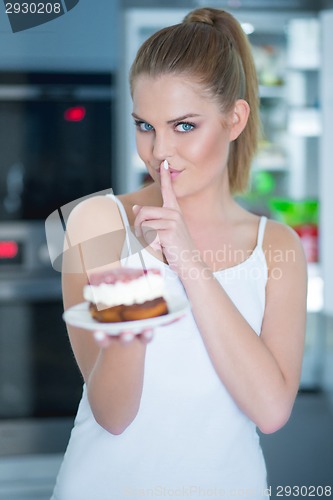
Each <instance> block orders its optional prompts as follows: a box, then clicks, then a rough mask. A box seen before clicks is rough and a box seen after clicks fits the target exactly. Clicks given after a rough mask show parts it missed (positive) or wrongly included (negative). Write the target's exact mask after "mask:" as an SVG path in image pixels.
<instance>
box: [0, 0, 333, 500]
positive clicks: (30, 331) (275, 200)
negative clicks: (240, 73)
mask: <svg viewBox="0 0 333 500" xmlns="http://www.w3.org/2000/svg"><path fill="white" fill-rule="evenodd" d="M30 3H31V2H30ZM180 6H181V7H180ZM199 6H211V7H218V8H226V9H227V10H229V11H230V12H231V13H232V14H234V15H235V16H236V17H237V18H238V19H239V21H240V22H241V23H242V26H243V29H244V31H245V32H246V33H247V34H248V36H249V40H250V42H251V45H252V48H253V54H254V58H255V62H256V66H257V71H258V76H259V83H260V99H261V117H262V124H263V134H262V139H261V141H260V148H259V151H258V154H257V156H256V158H255V160H254V163H253V169H252V176H251V185H250V189H249V192H248V193H247V194H246V195H244V196H242V197H239V202H240V203H241V204H242V205H244V206H246V207H247V208H248V209H250V210H251V211H253V212H255V213H257V214H265V215H267V216H268V217H271V218H273V219H276V220H280V221H283V222H285V223H286V224H289V225H290V226H292V227H293V228H294V229H295V230H296V231H297V233H298V234H299V236H300V238H301V241H302V243H303V245H304V249H305V254H306V257H307V261H308V270H309V295H308V324H307V333H306V346H305V355H304V361H303V369H302V379H301V384H300V389H299V394H298V397H297V400H296V403H295V409H294V412H293V415H292V417H291V419H290V421H289V423H288V424H287V425H286V426H285V427H284V428H283V429H281V430H280V431H278V432H277V433H275V434H274V435H268V436H261V439H262V445H263V448H264V452H265V456H266V460H267V467H268V475H269V484H270V486H271V487H272V498H275V496H276V494H277V493H278V491H279V490H278V489H277V487H278V486H282V487H287V486H289V487H291V488H292V487H296V486H299V487H301V486H303V487H304V488H303V494H302V495H301V496H306V497H307V496H309V497H310V496H311V497H313V498H319V497H325V496H326V497H327V496H331V494H330V495H328V493H329V491H330V490H328V489H326V490H325V489H323V491H322V490H321V488H325V486H333V319H332V316H333V266H332V263H331V256H332V255H333V222H332V219H331V214H332V210H333V196H332V191H333V164H332V158H333V145H332V138H333V120H332V117H333V65H332V63H331V61H332V50H333V1H324V0H321V1H320V0H317V1H316V0H312V1H311V0H303V1H302V0H228V1H227V0H226V1H223V0H211V1H210V2H205V1H201V0H183V1H182V2H179V1H176V0H168V1H166V0H165V1H164V0H161V1H158V0H123V1H121V0H99V2H93V1H90V2H84V1H83V0H82V1H81V2H79V3H77V5H75V8H72V9H71V10H69V9H67V11H66V9H64V14H63V15H61V16H59V17H57V18H55V19H53V20H52V21H50V22H48V23H47V24H43V25H40V26H35V27H32V28H30V29H25V30H22V31H18V32H13V31H12V26H11V24H10V19H9V18H8V17H7V16H6V12H5V6H4V4H1V5H0V42H1V43H0V151H1V154H0V273H1V275H0V500H8V499H13V500H26V499H33V500H42V499H43V500H44V499H47V498H49V496H50V494H51V491H52V487H53V483H54V480H55V476H56V473H57V470H58V468H59V465H60V462H61V459H62V456H63V453H64V450H65V448H66V444H67V441H68V438H69V434H70V430H71V427H72V425H73V419H74V416H75V413H76V408H77V404H78V401H79V399H80V396H81V386H82V380H81V377H80V375H79V372H78V369H77V367H76V364H75V361H74V358H73V355H72V352H71V350H70V346H69V342H68V338H67V333H66V328H65V324H64V323H63V321H62V319H61V314H62V302H61V286H60V274H59V273H57V272H56V271H54V270H53V269H52V266H51V264H50V259H49V255H48V249H47V245H46V240H45V219H46V218H47V216H48V215H50V214H51V213H52V212H53V211H55V210H57V209H58V208H60V207H61V206H63V205H65V204H66V203H69V202H70V201H72V200H75V199H77V198H80V197H82V196H86V195H89V194H90V193H94V192H96V191H101V190H105V189H109V188H110V189H111V188H112V189H113V191H114V192H115V194H120V193H123V192H125V191H130V190H134V189H137V188H138V187H139V186H140V185H141V184H142V183H143V182H146V181H147V180H149V179H147V176H146V174H145V170H144V167H143V165H142V164H141V163H140V160H139V158H138V156H137V154H136V151H135V142H134V127H133V124H132V118H131V116H130V113H131V99H130V96H129V90H128V84H127V74H128V70H129V67H130V64H131V61H132V60H133V58H134V55H135V52H136V50H137V48H138V47H139V45H140V44H141V43H142V42H143V40H144V39H145V38H147V37H148V36H149V35H150V34H152V33H153V32H154V31H156V30H158V29H160V28H162V27H164V26H166V25H169V24H176V23H178V22H180V21H181V20H182V18H183V17H184V15H185V14H186V13H187V12H188V11H189V10H190V9H192V8H196V7H199ZM311 487H313V488H314V489H310V488H311ZM282 493H283V495H280V496H284V495H285V496H297V495H296V494H295V495H294V493H295V490H294V491H292V492H289V490H287V489H286V490H284V491H282ZM288 493H290V494H289V495H288ZM110 498H111V496H110ZM68 500H70V499H68Z"/></svg>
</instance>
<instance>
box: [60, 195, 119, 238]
mask: <svg viewBox="0 0 333 500" xmlns="http://www.w3.org/2000/svg"><path fill="white" fill-rule="evenodd" d="M66 229H67V232H68V233H69V237H70V238H71V241H72V243H73V244H75V243H78V242H80V241H82V240H86V239H87V238H92V237H94V236H97V235H100V234H105V233H107V232H110V231H117V230H118V229H123V223H122V219H121V216H120V213H119V209H118V206H117V203H116V202H115V201H114V199H112V198H111V197H110V196H92V197H90V198H87V199H85V200H83V201H82V202H80V203H78V204H77V205H76V206H75V207H74V208H73V210H72V211H71V213H70V215H69V217H68V221H67V225H66Z"/></svg>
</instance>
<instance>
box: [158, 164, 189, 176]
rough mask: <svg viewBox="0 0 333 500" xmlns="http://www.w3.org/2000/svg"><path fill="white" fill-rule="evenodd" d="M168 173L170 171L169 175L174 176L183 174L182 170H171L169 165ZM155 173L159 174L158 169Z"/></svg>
mask: <svg viewBox="0 0 333 500" xmlns="http://www.w3.org/2000/svg"><path fill="white" fill-rule="evenodd" d="M169 171H170V174H176V175H177V174H180V173H181V172H183V170H176V169H175V168H171V167H170V165H169ZM156 172H157V173H158V174H159V173H160V167H159V168H157V169H156Z"/></svg>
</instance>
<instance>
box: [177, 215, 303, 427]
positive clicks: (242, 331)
mask: <svg viewBox="0 0 333 500" xmlns="http://www.w3.org/2000/svg"><path fill="white" fill-rule="evenodd" d="M264 243H265V245H266V247H267V248H269V249H270V251H269V252H267V255H268V256H271V257H272V258H271V261H269V260H268V262H267V264H268V272H269V274H268V282H267V288H266V308H265V313H264V320H263V325H262V331H261V335H260V336H258V335H257V334H256V333H255V332H254V331H253V329H252V328H251V326H250V325H249V324H248V323H247V321H246V320H245V319H244V318H243V316H242V315H241V314H240V312H239V311H238V309H237V308H236V306H235V305H234V304H233V302H232V301H231V299H230V298H229V297H228V295H227V293H226V292H225V291H224V289H223V288H222V286H221V285H220V284H219V282H218V281H217V280H216V279H215V278H214V275H213V274H212V272H211V270H210V269H209V268H208V267H207V266H206V265H205V264H204V263H203V262H201V263H191V264H188V266H187V267H185V268H183V271H182V275H183V284H184V287H185V289H186V292H187V295H188V297H189V300H190V302H191V304H192V310H193V314H194V317H195V320H196V322H197V325H198V328H199V330H200V333H201V335H202V338H203V341H204V343H205V346H206V349H207V351H208V354H209V356H210V358H211V360H212V363H213V366H214V368H215V370H216V372H217V374H218V376H219V377H220V379H221V380H222V382H223V384H224V385H225V386H226V388H227V389H228V391H229V392H230V394H231V395H232V397H233V398H234V400H235V401H236V403H237V404H238V406H239V407H240V408H241V410H242V411H243V412H244V413H245V414H246V415H248V416H249V418H251V420H253V421H254V422H255V423H256V425H257V426H258V427H259V429H260V430H261V431H262V432H264V433H271V432H274V431H276V430H278V429H279V428H280V427H282V426H283V425H284V424H285V423H286V422H287V420H288V418H289V416H290V413H291V410H292V407H293V403H294V400H295V397H296V394H297V390H298V386H299V380H300V374H301V366H302V355H303V345H304V334H305V321H306V290H307V271H306V262H305V258H304V253H303V249H302V247H301V243H300V241H299V238H298V237H297V235H296V234H295V233H294V232H293V231H292V230H290V229H289V228H287V227H285V226H282V225H280V224H278V223H276V222H272V221H269V222H268V224H267V229H266V234H265V241H264ZM275 249H276V250H277V249H278V250H279V255H280V256H285V258H281V260H282V261H281V262H274V255H276V253H275V252H274V250H275ZM290 256H293V258H291V257H290ZM288 257H289V259H288ZM193 267H197V271H198V272H197V273H193ZM191 269H192V276H193V274H195V275H196V278H195V279H191V272H190V270H191ZM277 269H278V270H279V273H277V272H276V271H277ZM197 276H199V278H198V277H197ZM277 276H278V279H277V278H276V277H277ZM205 297H209V300H204V298H205ZM203 304H204V305H203Z"/></svg>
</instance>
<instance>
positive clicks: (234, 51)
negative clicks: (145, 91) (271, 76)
mask: <svg viewBox="0 0 333 500" xmlns="http://www.w3.org/2000/svg"><path fill="white" fill-rule="evenodd" d="M170 73H171V74H175V75H182V76H186V75H190V76H191V77H192V78H193V77H194V78H195V79H197V81H198V82H199V83H200V84H201V85H202V86H203V88H204V90H205V91H207V92H208V95H209V96H210V97H211V98H213V99H214V100H216V101H217V103H218V104H219V106H220V109H221V111H222V112H223V113H226V114H227V113H229V112H230V111H232V109H233V107H234V105H235V102H236V100H237V99H244V100H245V101H247V102H248V104H249V106H250V115H249V119H248V122H247V125H246V127H245V129H244V130H243V132H242V133H241V134H240V135H239V137H238V138H237V139H236V140H235V141H233V142H232V143H231V144H230V152H229V159H228V174H229V184H230V189H231V191H232V192H233V193H235V192H242V191H244V190H245V189H246V188H247V184H248V179H249V173H250V167H251V162H252V159H253V156H254V154H255V152H256V149H257V142H258V132H259V98H258V81H257V75H256V70H255V65H254V61H253V57H252V52H251V47H250V44H249V42H248V39H247V36H246V35H245V33H244V31H243V29H242V27H241V25H240V24H239V22H238V21H237V20H236V19H235V18H234V17H233V16H232V15H231V14H229V13H228V12H225V11H223V10H219V9H212V8H202V9H196V10H194V11H192V12H190V13H189V14H188V15H187V16H186V17H185V19H184V20H183V22H182V23H181V24H177V25H174V26H169V27H167V28H164V29H162V30H160V31H158V32H157V33H155V34H153V35H152V36H151V37H150V38H148V40H146V41H145V42H144V43H143V44H142V46H141V47H140V48H139V50H138V52H137V55H136V58H135V60H134V62H133V64H132V67H131V70H130V86H131V92H132V93H133V85H134V83H135V79H136V78H137V77H138V76H139V75H142V74H147V75H149V76H152V77H157V76H160V75H162V74H170Z"/></svg>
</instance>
